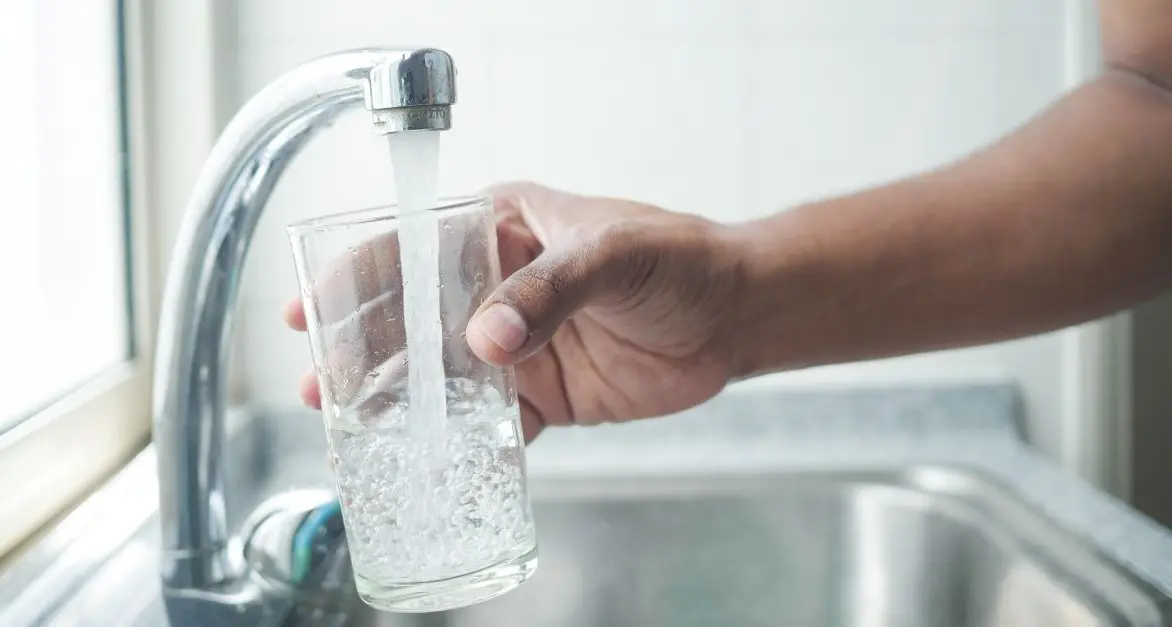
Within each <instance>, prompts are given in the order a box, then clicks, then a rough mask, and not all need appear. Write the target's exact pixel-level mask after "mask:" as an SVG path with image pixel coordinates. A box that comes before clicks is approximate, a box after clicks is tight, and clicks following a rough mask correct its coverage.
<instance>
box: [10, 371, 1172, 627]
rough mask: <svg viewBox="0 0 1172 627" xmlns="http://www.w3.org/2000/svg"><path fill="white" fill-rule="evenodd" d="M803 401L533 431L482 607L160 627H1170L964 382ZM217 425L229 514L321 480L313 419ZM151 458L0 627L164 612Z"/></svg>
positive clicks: (70, 535)
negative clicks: (514, 524)
mask: <svg viewBox="0 0 1172 627" xmlns="http://www.w3.org/2000/svg"><path fill="white" fill-rule="evenodd" d="M809 398H815V399H816V402H815V401H810V400H808V398H805V397H804V398H798V399H795V398H793V397H783V399H782V400H781V401H772V404H771V405H769V406H768V407H766V406H764V405H763V406H761V407H755V406H754V405H753V404H752V403H753V402H755V401H754V399H753V398H752V397H749V398H741V399H737V398H734V399H731V400H729V401H728V407H729V409H728V410H727V411H726V412H723V413H722V412H721V410H720V407H719V406H717V407H715V408H713V407H711V406H710V407H709V408H708V409H706V410H704V413H697V414H696V415H695V416H692V417H691V418H689V417H686V416H681V417H677V419H674V420H672V421H670V422H667V421H665V422H661V423H658V424H654V423H652V422H647V421H645V423H632V424H631V425H625V426H623V427H622V428H621V430H619V429H618V428H616V429H613V430H610V431H607V430H603V429H598V428H596V429H591V430H581V431H566V432H564V433H565V434H566V436H567V437H566V438H561V439H559V437H550V436H556V435H557V434H549V435H548V436H543V441H542V442H540V443H539V445H537V446H535V447H534V448H533V449H532V450H531V451H530V452H531V453H532V455H530V459H529V460H530V469H531V471H532V473H531V476H530V487H531V489H532V495H533V501H534V510H535V515H536V517H537V527H538V534H539V541H540V551H541V557H540V561H541V563H540V567H539V568H538V570H537V574H536V575H535V576H534V577H533V578H532V579H531V580H530V581H528V582H527V583H525V584H524V585H522V586H521V587H520V588H519V589H517V590H515V591H513V592H510V593H508V594H506V595H504V596H502V597H499V598H497V599H494V600H491V601H488V602H485V603H482V604H480V605H476V606H473V607H469V608H465V609H462V610H457V611H452V612H445V613H434V614H388V613H383V612H378V611H375V610H372V609H370V608H368V607H367V606H365V605H363V604H362V603H361V602H359V601H357V599H352V600H350V597H351V595H352V590H351V593H350V594H336V593H331V594H330V595H327V596H326V597H324V598H319V597H313V601H312V602H311V603H308V604H307V605H306V606H303V607H299V608H298V610H297V611H296V612H294V613H293V614H291V615H289V616H284V615H275V614H274V615H262V616H260V617H259V618H258V617H256V616H253V615H249V614H247V611H249V608H248V607H245V605H243V604H242V605H239V606H237V607H236V608H228V610H229V611H228V614H227V619H225V617H224V616H218V617H216V618H215V619H214V620H196V619H194V618H191V617H186V618H183V619H180V620H176V618H175V617H174V616H172V617H171V621H172V622H171V623H170V624H171V625H172V627H191V626H195V625H198V626H199V627H203V626H205V625H206V626H208V627H212V626H214V627H229V626H230V625H231V626H235V625H247V626H248V627H256V626H258V625H265V626H269V625H277V624H281V625H285V626H287V627H291V626H293V625H297V626H300V627H341V626H342V625H348V626H349V627H415V626H419V627H426V626H433V627H434V626H452V627H490V626H491V627H498V626H500V627H594V626H607V627H634V626H638V627H661V626H663V627H666V626H671V627H726V626H727V627H753V626H757V625H761V626H765V625H768V626H770V627H774V626H777V625H794V626H799V627H889V626H890V627H896V626H898V627H928V626H933V627H935V626H940V627H968V626H973V627H1051V626H1055V627H1057V626H1062V627H1092V626H1096V627H1098V626H1109V625H1110V626H1124V625H1126V626H1134V627H1157V626H1161V625H1172V622H1170V621H1169V619H1168V618H1167V616H1168V615H1170V614H1169V610H1168V608H1169V605H1168V600H1169V599H1170V598H1172V592H1169V590H1172V585H1170V584H1168V583H1166V582H1169V581H1172V574H1170V573H1172V570H1169V569H1167V568H1166V566H1167V565H1168V564H1169V563H1172V536H1169V534H1168V533H1167V531H1166V530H1164V529H1161V528H1159V527H1157V526H1155V525H1154V524H1151V523H1149V522H1147V521H1145V520H1143V519H1142V518H1140V517H1138V516H1137V515H1135V514H1134V513H1133V512H1129V511H1128V510H1127V509H1126V508H1125V507H1124V506H1122V505H1121V504H1118V503H1113V502H1111V501H1109V500H1108V499H1106V498H1105V497H1104V496H1103V495H1101V494H1099V493H1097V492H1095V491H1094V490H1093V489H1091V488H1089V487H1087V486H1083V485H1079V484H1077V483H1076V482H1073V481H1071V480H1070V479H1069V478H1068V477H1066V476H1064V475H1062V474H1061V473H1060V472H1058V471H1057V470H1056V469H1054V468H1053V467H1051V466H1049V465H1047V464H1045V463H1044V462H1043V461H1041V460H1039V459H1038V458H1037V457H1035V456H1034V455H1033V454H1032V453H1031V452H1030V451H1029V450H1028V449H1027V448H1025V447H1023V446H1021V445H1020V444H1019V443H1018V442H1017V440H1015V439H1014V438H1013V436H1012V435H1010V434H1009V433H1010V432H1008V430H1007V429H1005V428H1004V427H1002V426H999V425H1003V424H1005V423H1004V422H997V421H996V420H995V419H986V418H983V417H982V416H985V415H986V413H987V406H982V405H981V404H979V403H976V402H974V399H973V396H972V395H971V394H968V393H961V394H959V395H958V396H957V399H958V401H957V402H954V403H951V404H950V405H949V408H950V409H949V410H948V411H947V413H943V414H942V413H933V412H927V411H923V409H922V408H923V406H922V405H921V404H920V403H922V401H921V400H918V399H924V398H937V399H938V398H939V397H938V396H937V397H927V396H924V395H907V396H903V397H899V396H895V397H893V398H896V399H897V400H898V402H897V403H895V404H894V405H885V404H884V403H885V401H883V400H882V398H880V399H878V400H876V399H865V402H864V401H858V400H853V401H848V400H843V399H844V396H843V395H842V394H835V395H828V396H825V397H809ZM823 398H825V399H829V400H825V401H823V400H817V399H823ZM899 399H910V400H899ZM761 402H762V403H764V401H761ZM934 402H938V401H934ZM837 403H846V404H848V405H850V406H851V407H866V408H868V409H867V412H866V413H865V414H863V413H861V412H859V411H857V410H853V411H846V410H842V411H840V410H837V409H836V404H837ZM779 407H784V411H781V410H779V409H778V408H779ZM983 407H984V408H983ZM771 408H772V409H771ZM848 409H849V408H848ZM966 412H968V413H966ZM779 414H781V415H782V416H784V420H785V421H784V422H783V421H782V419H781V418H779V417H778V415H779ZM940 415H943V416H945V417H946V419H944V418H942V419H940V421H939V423H940V425H941V427H940V428H939V429H940V430H936V429H937V427H935V426H934V423H933V421H934V420H935V416H940ZM991 415H996V414H991ZM738 416H739V417H740V418H739V422H735V421H736V420H738V418H737V417H738ZM835 416H846V417H845V418H839V419H835ZM851 416H854V417H851ZM856 418H857V421H855V420H856ZM718 427H719V428H718ZM723 428H728V429H732V431H729V432H725V431H721V430H720V429H723ZM671 429H677V430H678V431H675V432H673V431H670V430H671ZM770 429H772V430H773V431H770ZM884 430H892V431H884ZM229 433H230V436H229V438H228V443H227V444H228V450H227V453H228V460H229V461H230V462H231V466H230V468H229V477H231V479H232V480H231V481H230V482H229V483H228V484H227V486H226V492H225V497H226V505H227V510H228V513H229V524H230V525H232V527H233V528H234V529H238V528H240V527H241V525H243V524H245V520H244V519H243V516H242V513H246V512H250V511H252V510H253V509H254V508H255V507H256V505H257V504H258V503H260V502H261V501H263V500H265V499H267V498H269V497H271V496H272V495H274V494H278V493H283V492H284V491H287V490H290V489H316V490H322V489H332V481H331V480H330V475H329V471H328V466H327V463H326V448H325V442H324V440H325V438H324V437H323V436H322V431H321V422H320V418H319V417H318V416H316V415H315V414H313V413H311V412H308V411H303V412H249V413H240V414H238V415H237V418H236V419H234V420H232V421H230V429H229ZM677 433H678V434H683V435H686V436H687V437H686V438H682V437H680V436H678V435H677ZM886 433H895V434H898V435H896V436H890V435H885V434H886ZM908 433H911V434H913V435H911V436H908V435H907V434H908ZM571 438H577V439H576V440H571ZM601 438H610V439H609V440H606V441H603V442H598V441H596V440H599V439H601ZM722 438H723V440H722ZM725 440H727V444H722V442H724V441H725ZM696 442H700V443H702V444H703V445H702V446H700V445H698V444H694V443H696ZM153 455H154V453H153V450H151V449H148V450H147V451H144V453H143V455H142V456H140V458H139V459H136V460H135V462H133V463H131V464H129V465H128V466H127V468H126V469H124V470H123V471H122V472H121V473H120V475H119V477H118V480H117V481H113V482H111V484H110V485H108V486H107V487H105V488H104V489H103V490H102V491H101V492H100V493H99V494H97V495H95V496H94V497H93V498H92V499H91V501H90V502H89V503H88V504H87V505H86V506H85V507H83V508H81V509H80V510H79V511H78V512H76V513H75V514H74V515H73V516H72V517H71V518H70V519H68V520H67V521H66V522H64V523H62V525H61V527H60V529H57V530H55V531H53V532H52V533H51V534H49V535H48V536H47V539H46V540H45V541H43V542H42V543H41V545H43V546H39V548H38V550H36V551H33V554H32V555H31V557H30V558H29V559H28V560H27V561H25V562H22V564H20V565H18V566H17V567H16V569H15V570H10V571H9V573H8V576H7V582H8V583H9V585H5V582H6V579H5V576H4V573H2V572H0V624H3V625H5V627H10V626H12V627H26V626H28V627H31V626H37V627H46V626H48V627H64V626H66V625H68V626H69V627H120V626H129V627H154V626H158V625H166V624H168V613H167V607H166V605H165V604H164V602H163V597H162V590H161V588H160V585H159V575H158V563H159V553H158V547H159V546H160V542H161V541H160V537H159V533H160V528H159V526H158V525H157V524H155V523H154V518H155V514H154V511H155V509H154V508H155V507H156V502H155V501H154V498H153V496H154V494H155V493H156V492H155V490H156V484H155V477H154V468H155V463H154V459H153ZM575 456H577V458H578V459H575ZM587 460H588V461H589V463H585V462H586V461H587ZM701 462H703V463H701ZM732 462H736V463H732ZM765 462H772V463H774V465H764V463H765ZM1043 512H1045V514H1043ZM342 574H343V575H345V577H344V579H343V580H342V581H341V582H340V585H341V586H342V587H343V588H345V587H346V586H347V585H348V583H349V576H348V575H346V574H345V573H342ZM334 590H335V591H336V590H337V589H336V588H335V589H334ZM339 603H340V605H339ZM321 608H329V609H328V610H322V609H321ZM284 618H288V619H290V620H283V619H284ZM260 619H263V620H260ZM282 621H283V622H282Z"/></svg>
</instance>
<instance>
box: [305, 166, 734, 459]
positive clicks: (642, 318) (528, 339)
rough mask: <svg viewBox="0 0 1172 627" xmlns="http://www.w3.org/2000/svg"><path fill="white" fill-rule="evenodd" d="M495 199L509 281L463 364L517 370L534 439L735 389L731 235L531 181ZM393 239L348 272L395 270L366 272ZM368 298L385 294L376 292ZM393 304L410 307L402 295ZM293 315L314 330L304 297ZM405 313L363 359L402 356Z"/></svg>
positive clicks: (491, 299) (485, 306) (482, 317)
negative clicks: (397, 351)
mask: <svg viewBox="0 0 1172 627" xmlns="http://www.w3.org/2000/svg"><path fill="white" fill-rule="evenodd" d="M491 193H492V195H493V197H494V206H495V207H496V222H497V240H498V248H499V254H500V260H501V270H502V275H503V276H504V277H505V278H504V280H503V281H502V283H501V284H500V285H499V286H498V287H497V288H496V289H495V290H493V291H492V293H491V294H490V295H489V296H488V298H487V299H485V300H484V302H483V303H482V304H480V305H479V307H478V308H477V311H476V312H475V314H474V315H473V317H472V319H471V321H470V322H469V324H468V328H467V335H466V342H467V343H466V346H467V348H468V349H470V351H471V353H469V354H468V355H467V357H468V358H470V359H476V358H478V359H481V360H484V361H486V362H489V363H492V364H497V365H512V366H515V367H516V374H517V391H518V396H519V401H520V405H521V420H522V425H523V428H524V431H525V435H526V439H528V440H532V439H533V438H534V437H536V435H537V434H538V433H539V432H540V431H541V429H542V428H544V427H545V426H547V425H570V424H598V423H602V422H612V421H624V420H631V419H636V418H647V417H654V416H661V415H665V414H670V413H674V412H677V411H681V410H684V409H687V408H688V407H691V406H694V405H696V404H698V403H700V402H703V401H705V400H707V399H708V398H710V397H711V396H713V395H714V394H716V393H717V392H719V391H720V390H721V389H722V388H723V387H724V386H725V384H726V383H727V382H728V381H729V379H730V377H731V376H732V374H733V372H734V363H735V355H734V352H735V348H734V346H735V344H734V342H733V341H732V340H733V337H732V335H733V333H734V331H735V329H734V326H735V324H734V322H733V318H734V314H735V303H736V299H737V298H738V297H739V290H740V289H741V284H742V282H743V281H742V279H741V277H740V275H739V271H738V270H739V268H738V262H737V257H736V252H737V251H736V250H735V248H734V247H733V246H731V245H730V244H729V242H728V241H727V240H726V239H725V238H724V236H723V234H724V227H722V226H721V225H719V224H716V223H713V222H710V221H708V220H704V219H702V218H698V217H694V216H690V215H686V214H679V213H673V212H669V211H665V210H663V209H660V208H657V207H653V206H651V205H646V204H641V203H637V202H632V201H627V200H618V199H610V198H596V197H585V196H579V195H574V194H569V193H565V192H561V191H557V190H553V189H549V188H546V187H542V186H539V185H535V184H532V183H513V184H509V185H504V186H501V187H497V188H495V189H493V190H491ZM387 245H388V242H386V241H379V240H373V241H372V242H370V243H369V244H368V246H367V247H365V248H364V249H363V250H361V251H359V254H357V255H355V256H354V257H352V260H346V261H344V262H343V263H342V265H341V266H340V268H341V269H342V270H343V271H348V272H350V273H351V275H352V276H357V275H363V276H382V275H385V273H381V274H380V273H379V272H369V270H370V267H369V266H371V265H372V264H378V263H380V262H379V260H391V262H397V258H398V256H397V253H396V254H375V253H378V252H379V249H380V247H385V246H387ZM383 253H385V251H383ZM360 294H361V295H360V298H364V299H367V300H369V301H373V300H375V299H379V298H382V297H385V294H384V292H383V290H381V289H380V288H379V286H377V285H372V286H368V289H365V290H361V292H360ZM319 300H320V299H319ZM385 300H386V301H387V304H386V305H384V306H385V307H391V308H394V307H398V308H399V310H400V311H401V308H402V303H401V301H399V302H393V301H392V299H385ZM322 303H323V304H322V305H319V307H331V306H332V305H330V303H328V302H326V301H322ZM335 305H337V308H338V309H351V308H353V306H354V305H355V304H354V303H335ZM285 317H286V322H287V323H288V324H289V326H291V327H292V328H294V329H297V330H302V331H304V330H305V329H306V317H305V311H304V308H303V306H302V303H301V301H300V299H296V300H294V301H293V302H291V303H290V304H289V306H288V308H287V310H286V315H285ZM401 318H402V316H401V315H400V316H384V317H383V320H398V322H397V323H384V324H382V325H381V327H379V326H378V325H375V326H373V327H372V325H370V324H369V321H368V322H367V324H366V331H365V333H367V334H370V333H371V329H372V328H376V329H377V328H381V329H382V332H381V333H380V332H378V331H375V333H374V335H375V336H377V337H374V338H373V339H372V338H370V337H368V338H365V340H364V341H365V342H366V343H367V348H366V354H367V357H369V355H370V354H374V355H377V356H378V358H380V359H391V358H394V355H391V354H386V351H384V352H383V353H380V352H379V350H378V348H377V347H378V345H380V343H381V345H384V346H401V345H402V343H401V341H396V339H397V338H399V337H401V334H402V322H401ZM371 342H373V343H374V344H375V349H374V350H371V349H370V347H369V345H370V344H371ZM301 396H302V398H303V400H304V401H305V402H306V403H307V404H308V405H310V406H312V407H318V408H320V407H321V393H320V388H319V380H318V377H317V376H315V375H314V374H309V375H307V376H306V377H305V379H304V380H303V381H302V385H301Z"/></svg>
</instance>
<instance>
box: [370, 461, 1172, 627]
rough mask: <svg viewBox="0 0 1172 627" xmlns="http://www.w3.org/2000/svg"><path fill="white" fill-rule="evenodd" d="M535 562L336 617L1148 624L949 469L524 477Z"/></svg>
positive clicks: (1132, 589) (1016, 513) (1145, 593)
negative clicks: (505, 590) (405, 609)
mask: <svg viewBox="0 0 1172 627" xmlns="http://www.w3.org/2000/svg"><path fill="white" fill-rule="evenodd" d="M534 494H535V513H536V516H537V522H538V528H539V534H540V542H541V558H540V559H541V566H540V568H539V569H538V573H537V574H536V575H535V576H534V577H533V579H532V580H530V581H529V582H527V583H526V584H524V585H523V586H522V587H521V588H519V589H518V590H516V591H514V592H512V593H510V594H507V595H505V596H503V597H499V598H497V599H495V600H492V601H489V602H486V603H483V604H480V605H477V606H473V607H471V608H465V609H462V610H458V611H452V612H448V613H438V614H417V615H410V614H400V615H396V614H386V613H381V612H377V611H373V610H370V609H368V608H365V606H363V607H361V608H358V609H356V615H355V617H354V619H353V620H352V623H351V624H352V625H353V626H354V627H391V626H395V627H399V626H402V627H407V626H414V625H419V626H424V625H426V626H438V625H444V626H452V627H464V626H467V627H472V626H484V625H502V626H503V625H508V626H511V627H547V626H548V627H555V626H556V627H564V626H567V625H573V626H582V627H589V626H594V625H598V626H603V625H606V626H624V625H646V626H657V625H672V626H676V627H686V626H695V627H714V626H718V625H737V626H742V627H747V626H755V625H761V626H766V625H769V626H775V625H803V626H809V627H822V626H826V627H847V626H851V627H855V626H857V627H879V626H887V625H899V626H902V627H913V626H948V627H965V626H974V627H976V626H988V627H993V626H1012V627H1017V626H1027V627H1047V626H1055V627H1057V626H1062V627H1091V626H1106V625H1140V624H1151V622H1150V621H1151V620H1152V617H1155V616H1158V609H1157V605H1156V602H1155V601H1154V599H1155V598H1156V597H1155V596H1154V595H1153V594H1152V592H1151V591H1150V590H1148V589H1147V588H1146V586H1145V585H1144V584H1142V583H1141V582H1139V581H1137V580H1135V579H1134V578H1132V577H1131V576H1129V575H1128V574H1126V573H1125V572H1124V571H1122V570H1120V569H1118V568H1116V567H1114V566H1113V565H1112V564H1111V563H1109V562H1107V561H1106V560H1104V559H1103V558H1101V557H1099V556H1098V555H1096V554H1095V553H1094V552H1093V551H1090V550H1088V549H1086V548H1084V545H1083V544H1082V543H1081V542H1080V541H1079V540H1078V539H1077V538H1074V537H1071V536H1069V535H1067V534H1065V533H1063V532H1062V531H1061V530H1059V529H1057V528H1054V527H1053V526H1051V525H1050V524H1049V523H1048V522H1047V521H1046V520H1045V519H1043V518H1042V517H1040V516H1038V515H1036V514H1035V513H1033V512H1031V511H1029V510H1028V508H1026V507H1024V506H1022V505H1020V504H1019V503H1017V502H1016V501H1015V500H1014V499H1012V498H1011V497H1010V496H1009V495H1008V493H1007V491H1005V490H1002V489H1000V488H999V487H998V486H996V485H994V484H992V483H990V482H987V481H983V480H981V479H979V478H978V477H976V476H973V475H971V474H966V473H965V472H963V471H958V470H951V469H947V468H917V469H914V470H904V471H899V472H884V471H874V472H829V473H801V472H797V473H783V474H777V475H772V476H754V477H744V476H735V477H734V476H727V477H707V478H699V477H697V478H684V477H661V478H645V479H639V480H632V479H631V478H629V477H627V478H617V477H616V478H611V479H602V478H593V479H590V478H587V479H558V480H550V481H545V482H542V481H537V480H535V481H534Z"/></svg>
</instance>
